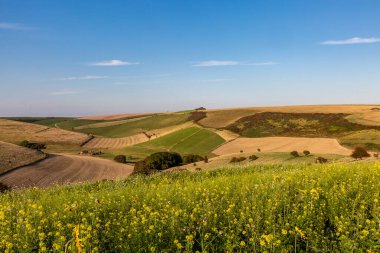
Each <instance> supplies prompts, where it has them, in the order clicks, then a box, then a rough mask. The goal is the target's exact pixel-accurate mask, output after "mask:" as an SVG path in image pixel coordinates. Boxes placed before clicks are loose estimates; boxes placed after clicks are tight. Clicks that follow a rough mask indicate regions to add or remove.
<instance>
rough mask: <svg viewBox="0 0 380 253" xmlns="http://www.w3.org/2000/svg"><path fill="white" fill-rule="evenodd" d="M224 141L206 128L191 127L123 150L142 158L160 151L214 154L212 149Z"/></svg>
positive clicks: (125, 152) (126, 153)
mask: <svg viewBox="0 0 380 253" xmlns="http://www.w3.org/2000/svg"><path fill="white" fill-rule="evenodd" d="M223 142H224V140H223V138H221V137H220V136H219V135H217V134H215V133H214V132H211V131H209V130H207V129H204V128H199V127H189V128H185V129H182V130H179V131H176V132H174V133H171V134H168V135H165V136H162V137H160V138H157V139H153V140H151V141H149V142H144V143H141V144H137V145H135V146H132V147H127V148H125V149H123V150H122V153H123V154H125V155H127V156H132V157H134V158H135V159H136V158H137V159H142V158H145V157H146V156H148V155H150V154H152V153H155V152H159V151H173V152H178V153H180V154H198V155H208V156H209V157H210V156H212V154H211V151H212V150H214V149H215V148H216V147H217V146H219V145H221V144H222V143H223Z"/></svg>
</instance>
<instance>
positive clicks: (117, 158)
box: [113, 155, 127, 163]
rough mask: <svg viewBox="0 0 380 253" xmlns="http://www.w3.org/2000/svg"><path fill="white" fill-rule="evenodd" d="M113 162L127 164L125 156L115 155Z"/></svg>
mask: <svg viewBox="0 0 380 253" xmlns="http://www.w3.org/2000/svg"><path fill="white" fill-rule="evenodd" d="M113 160H114V161H115V162H118V163H126V162H127V157H126V156H125V155H117V156H115V157H114V159H113Z"/></svg>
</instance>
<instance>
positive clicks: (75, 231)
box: [74, 225, 82, 253]
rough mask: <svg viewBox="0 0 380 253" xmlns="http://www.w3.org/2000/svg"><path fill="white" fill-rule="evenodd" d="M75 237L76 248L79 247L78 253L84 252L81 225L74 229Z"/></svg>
mask: <svg viewBox="0 0 380 253" xmlns="http://www.w3.org/2000/svg"><path fill="white" fill-rule="evenodd" d="M74 236H75V246H76V247H77V251H78V253H81V252H82V245H81V243H80V239H79V225H77V226H75V227H74Z"/></svg>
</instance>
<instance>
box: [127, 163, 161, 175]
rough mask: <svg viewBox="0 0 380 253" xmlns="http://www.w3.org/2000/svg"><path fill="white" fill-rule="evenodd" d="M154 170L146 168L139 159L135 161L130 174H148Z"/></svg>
mask: <svg viewBox="0 0 380 253" xmlns="http://www.w3.org/2000/svg"><path fill="white" fill-rule="evenodd" d="M155 172H156V170H152V169H150V168H148V167H147V166H146V164H145V162H144V161H139V162H137V163H135V167H134V168H133V173H132V174H143V175H150V174H153V173H155Z"/></svg>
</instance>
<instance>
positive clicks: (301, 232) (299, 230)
mask: <svg viewBox="0 0 380 253" xmlns="http://www.w3.org/2000/svg"><path fill="white" fill-rule="evenodd" d="M295 230H296V231H297V233H298V234H300V236H301V238H302V239H305V238H306V235H305V233H304V232H303V231H302V230H301V229H300V228H298V227H297V226H296V227H295Z"/></svg>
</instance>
